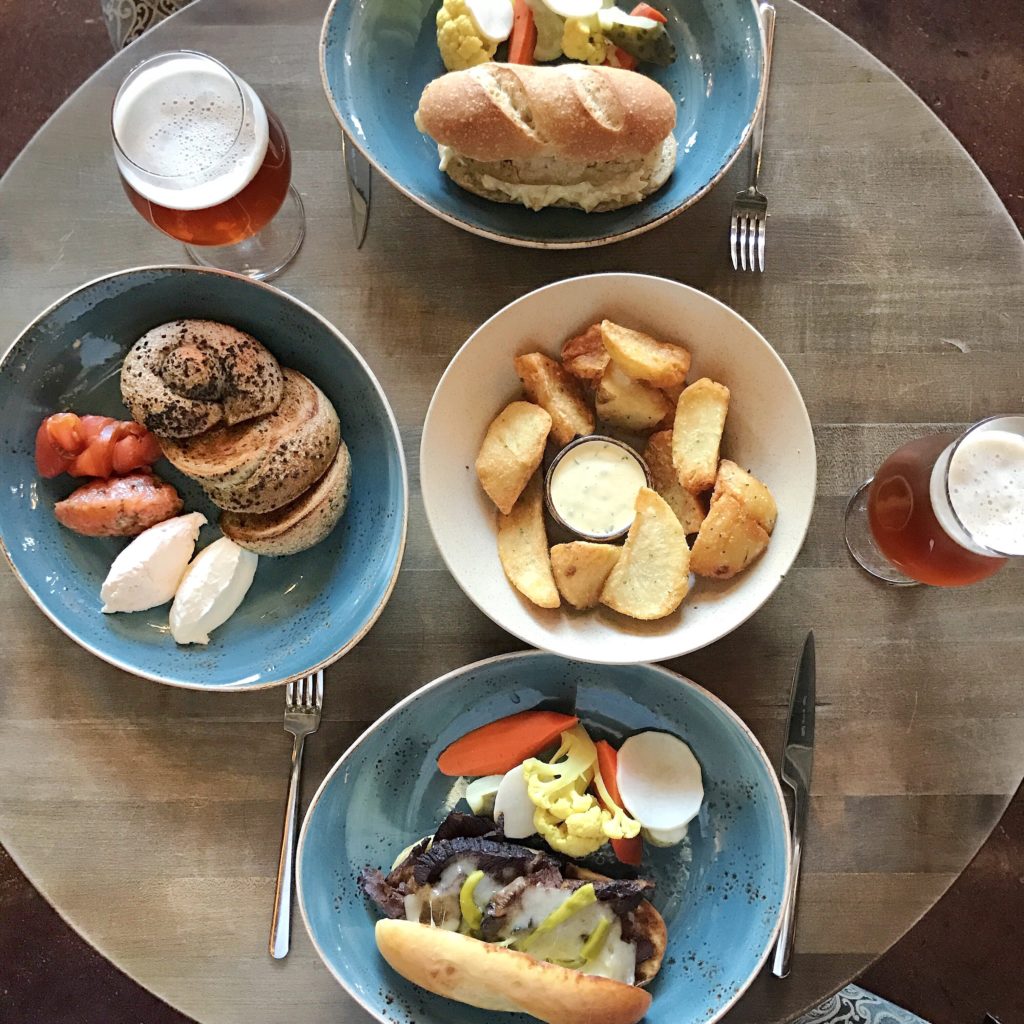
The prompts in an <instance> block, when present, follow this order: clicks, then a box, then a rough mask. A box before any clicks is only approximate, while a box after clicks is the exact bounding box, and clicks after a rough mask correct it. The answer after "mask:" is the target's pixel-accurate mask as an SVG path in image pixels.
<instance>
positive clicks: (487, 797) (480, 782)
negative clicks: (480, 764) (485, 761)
mask: <svg viewBox="0 0 1024 1024" xmlns="http://www.w3.org/2000/svg"><path fill="white" fill-rule="evenodd" d="M520 768H522V765H520ZM503 778H504V776H503V775H485V776H484V777H483V778H482V779H474V780H473V781H472V782H471V783H470V784H469V785H468V786H467V787H466V803H468V804H469V809H470V810H471V811H472V812H473V813H474V814H486V815H488V816H492V815H493V814H494V801H495V799H496V798H497V796H498V786H500V785H501V780H502V779H503Z"/></svg>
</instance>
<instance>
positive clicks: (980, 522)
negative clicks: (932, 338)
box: [947, 430, 1024, 555]
mask: <svg viewBox="0 0 1024 1024" xmlns="http://www.w3.org/2000/svg"><path fill="white" fill-rule="evenodd" d="M947 479H948V486H949V500H950V503H951V504H952V506H953V509H954V511H955V512H956V514H957V517H958V518H959V520H960V522H961V523H962V524H963V525H964V527H965V528H966V529H967V531H968V532H969V533H970V534H971V536H972V537H973V538H974V540H975V541H977V542H978V543H979V544H983V545H984V546H985V547H987V548H989V549H990V550H992V551H998V552H1000V553H1002V554H1006V555H1024V436H1022V435H1020V434H1017V433H1013V432H1011V431H1008V430H976V431H974V432H972V433H970V434H968V435H967V436H966V437H965V438H964V439H963V441H961V442H960V444H959V446H958V447H957V449H956V451H954V452H953V455H952V457H951V458H950V461H949V471H948V478H947Z"/></svg>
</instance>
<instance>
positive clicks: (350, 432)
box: [0, 267, 408, 690]
mask: <svg viewBox="0 0 1024 1024" xmlns="http://www.w3.org/2000/svg"><path fill="white" fill-rule="evenodd" d="M182 319H195V320H209V321H216V322H218V323H220V324H226V325H229V326H230V327H233V328H237V329H238V330H240V331H244V332H247V333H248V334H250V335H252V336H253V337H255V338H256V339H258V340H259V341H260V342H261V343H262V344H263V346H265V348H266V349H267V350H269V352H270V353H271V354H272V356H273V357H275V358H276V359H277V360H278V361H279V363H280V365H281V366H282V367H285V368H288V370H287V371H286V373H290V372H291V371H297V372H298V374H299V375H304V376H305V378H308V380H309V381H312V382H313V383H314V384H315V385H316V387H317V388H318V389H319V390H320V392H322V394H323V395H324V396H326V399H327V400H328V401H329V402H330V404H331V405H333V408H334V410H336V411H337V419H338V420H340V433H341V437H342V438H343V440H344V442H345V445H346V446H347V450H348V454H349V457H350V460H351V467H350V480H349V494H348V502H347V507H346V508H345V510H344V513H343V515H342V516H341V519H340V521H339V522H338V523H337V525H336V526H334V528H333V529H332V530H330V532H328V533H327V534H326V537H325V539H322V540H320V541H319V543H316V545H315V546H313V547H309V548H308V549H306V550H303V551H301V552H300V553H296V554H289V555H286V556H283V557H269V556H264V555H262V554H261V555H260V557H259V563H258V566H257V568H256V574H255V578H254V581H253V583H252V586H251V588H250V589H249V591H248V593H247V594H246V595H245V598H244V600H243V601H242V603H241V605H240V607H239V608H238V610H237V611H236V612H235V614H234V615H233V616H232V617H231V618H230V619H228V621H227V622H226V623H224V624H223V625H222V626H220V627H219V628H217V629H216V630H215V631H214V632H213V633H212V634H211V636H210V642H209V644H207V645H205V646H203V645H200V644H194V643H193V644H188V645H179V644H177V643H175V641H174V639H173V637H172V636H171V635H170V630H169V625H168V607H169V606H168V605H167V604H164V605H162V606H159V607H156V608H153V609H151V610H149V611H138V612H132V613H117V614H104V613H103V612H102V611H101V606H102V603H103V602H102V601H101V597H100V588H101V585H102V584H103V581H104V578H105V577H106V575H107V572H108V570H109V569H110V566H111V563H112V562H113V560H114V557H115V556H116V555H117V554H118V552H119V551H121V550H122V549H123V548H124V547H125V546H126V538H124V537H97V536H83V535H81V534H79V533H76V532H74V531H73V530H71V529H68V528H66V527H65V526H63V525H61V523H60V522H58V521H57V518H56V517H55V514H54V505H55V503H56V502H58V501H60V500H61V499H64V498H66V497H67V496H68V495H69V494H70V493H71V492H72V491H74V490H75V489H76V488H78V487H79V486H80V485H82V484H84V483H85V482H86V481H85V480H84V479H81V478H72V477H70V476H67V475H60V476H57V477H55V478H52V479H43V478H41V477H40V475H39V473H38V472H37V467H36V463H35V457H34V454H35V437H36V430H37V428H38V427H39V425H40V423H41V422H42V421H43V419H44V418H46V417H47V416H49V415H50V414H52V413H57V412H64V411H71V412H75V413H78V414H79V415H83V414H98V415H104V416H110V417H113V418H115V419H118V420H127V419H129V418H130V417H129V413H128V409H127V408H126V407H125V404H124V402H123V401H122V394H121V368H122V364H123V363H124V360H125V356H126V354H127V353H128V351H129V350H130V349H131V348H132V346H133V345H134V344H135V342H136V341H137V340H138V339H139V338H140V337H141V336H142V335H144V334H146V333H147V332H149V331H151V330H152V329H153V328H155V327H157V326H159V325H162V324H167V323H170V322H175V321H180V320H182ZM253 422H256V421H253ZM334 422H335V423H336V422H337V421H334ZM0 439H2V440H0V445H2V457H0V542H2V545H3V550H4V553H5V555H6V556H7V559H8V561H9V563H10V565H11V567H12V569H13V570H14V573H15V575H16V576H17V577H18V579H19V580H20V582H21V583H22V585H23V586H24V588H25V589H26V590H27V591H28V593H29V595H30V596H31V598H32V599H33V600H34V601H35V602H36V604H37V605H38V606H39V607H40V609H41V610H42V611H43V612H44V613H45V614H46V615H47V616H48V617H49V618H50V619H51V620H52V621H53V622H54V623H55V624H56V625H57V626H59V627H60V628H61V629H62V630H63V631H64V632H65V633H66V634H67V635H68V636H70V637H71V638H72V639H73V640H75V641H76V642H77V643H79V644H80V645H81V646H82V647H84V648H85V649H86V650H88V651H90V652H92V653H93V654H95V655H96V656H97V657H99V658H102V659H103V660H104V661H107V662H109V663H110V664H111V665H114V666H116V667H118V668H121V669H124V670H125V671H127V672H131V673H134V674H135V675H138V676H142V677H145V678H148V679H153V680H156V681H158V682H161V683H166V684H169V685H172V686H182V687H190V688H194V689H207V690H226V689H230V690H242V689H254V688H257V687H264V686H272V685H275V684H279V683H283V682H286V681H288V680H291V679H293V678H296V677H298V676H302V675H305V674H307V673H309V672H311V671H313V670H314V669H317V668H321V667H323V666H325V665H328V664H330V663H331V662H333V661H334V660H336V659H337V658H339V657H341V655H343V654H344V653H345V652H346V651H348V650H349V649H350V648H351V647H352V646H353V645H355V644H356V643H357V642H358V641H359V640H360V639H361V638H362V636H363V635H364V634H365V633H366V632H367V630H369V628H370V627H371V626H372V625H373V623H374V622H375V621H376V619H377V617H378V616H379V614H380V612H381V611H382V610H383V608H384V605H385V604H386V603H387V600H388V598H389V596H390V594H391V590H392V588H393V586H394V583H395V579H396V577H397V575H398V569H399V565H400V562H401V558H402V552H403V549H404V545H405V534H406V519H407V510H408V482H407V478H406V469H405V462H404V458H403V455H402V447H401V443H400V440H399V433H398V427H397V425H396V423H395V418H394V415H393V414H392V412H391V408H390V406H389V405H388V402H387V399H386V398H385V396H384V393H383V391H382V390H381V387H380V385H379V384H378V382H377V380H376V379H375V378H374V376H373V373H372V372H371V371H370V369H369V367H368V366H367V365H366V363H365V361H364V360H363V358H362V357H361V356H360V354H359V352H358V350H357V349H356V348H355V346H353V345H352V344H351V343H350V342H349V341H348V340H347V339H346V338H345V337H344V336H343V335H342V334H341V333H340V332H339V331H338V330H337V329H336V328H335V327H334V326H332V325H331V324H330V323H328V321H326V320H325V319H324V318H323V317H321V316H320V315H319V314H317V313H316V312H314V311H313V310H312V309H310V308H309V307H308V306H305V305H303V304H302V303H301V302H299V301H298V300H296V299H293V298H292V297H291V296H289V295H286V294H285V293H284V292H281V291H278V290H277V289H276V288H274V287H272V286H270V285H267V284H262V283H258V282H254V281H251V280H249V279H247V278H244V277H240V276H238V275H234V274H229V273H225V272H223V271H216V270H207V269H203V268H198V267H143V268H138V269H132V270H125V271H121V272H120V273H116V274H112V275H110V276H108V277H103V278H100V279H98V280H96V281H92V282H89V283H88V284H85V285H82V286H81V287H80V288H77V289H76V290H75V291H73V292H71V293H70V294H68V295H66V296H65V297H64V298H62V299H60V300H59V301H58V302H56V303H55V304H54V305H52V306H51V307H50V308H49V309H47V310H45V311H44V312H43V313H41V314H40V315H39V316H38V317H37V318H36V319H35V321H34V322H33V323H31V324H30V325H29V326H28V327H27V328H26V329H25V330H24V331H23V332H22V334H21V335H20V337H18V338H17V340H16V341H15V342H14V343H13V345H12V346H11V347H10V348H9V349H8V350H7V352H6V354H5V355H4V357H3V360H2V362H0ZM335 447H337V445H335ZM153 470H154V472H155V473H156V475H157V476H158V477H159V478H160V479H162V480H164V481H166V482H167V483H169V484H171V485H173V486H174V487H175V488H176V489H177V491H178V493H179V495H180V496H181V498H182V499H183V503H184V507H183V509H182V512H183V513H184V512H201V513H203V514H204V515H205V516H206V518H207V520H208V521H209V525H206V526H204V527H202V531H201V533H200V535H199V545H198V547H199V549H202V548H204V547H206V546H207V545H208V544H210V543H211V542H212V541H213V540H215V539H216V538H217V537H218V536H219V534H220V530H219V529H218V526H217V523H218V518H219V516H220V509H219V508H218V507H216V506H215V505H214V504H213V502H212V501H211V500H210V497H209V496H208V494H207V492H206V491H204V490H203V489H202V488H201V487H200V485H199V484H198V483H197V482H196V480H195V479H192V478H190V477H189V476H186V475H184V473H182V472H179V470H178V469H176V468H175V467H174V466H172V465H171V464H170V463H169V462H168V461H167V460H166V459H161V460H159V461H158V462H157V463H156V464H155V465H154V466H153ZM326 478H327V474H324V479H326ZM310 490H311V491H312V490H313V488H312V487H311V488H310ZM287 507H291V506H290V505H289V506H287ZM245 521H246V522H249V523H251V522H252V520H251V519H250V520H245ZM271 547H273V545H271ZM278 547H279V548H280V547H281V545H280V544H278Z"/></svg>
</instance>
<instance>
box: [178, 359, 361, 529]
mask: <svg viewBox="0 0 1024 1024" xmlns="http://www.w3.org/2000/svg"><path fill="white" fill-rule="evenodd" d="M340 444H341V425H340V424H339V422H338V414H337V413H336V412H335V411H334V407H333V406H332V405H331V403H330V402H329V401H328V399H327V396H326V395H324V393H323V392H322V391H321V390H320V389H319V388H318V387H317V386H316V385H315V384H314V383H313V382H312V381H311V380H309V379H308V378H307V377H304V376H303V375H302V374H301V373H299V372H298V371H296V370H289V369H286V370H284V395H283V397H282V399H281V402H280V404H279V405H278V407H277V408H276V409H275V410H274V411H273V412H272V413H270V414H269V415H267V416H263V417H261V418H260V419H257V420H249V421H247V422H246V423H240V424H236V425H235V426H233V427H216V428H215V429H213V430H209V431H207V432H206V433H204V434H200V435H198V436H197V437H191V438H187V439H184V440H177V441H165V442H164V444H163V452H164V455H165V456H166V457H167V459H168V460H169V461H170V462H171V463H172V464H173V465H174V466H175V467H176V468H178V469H179V470H181V472H182V473H185V474H186V475H187V476H190V477H192V478H193V479H194V480H196V481H198V482H199V484H200V485H201V486H202V487H203V489H204V490H205V491H206V493H207V494H208V495H209V496H210V500H211V501H213V503H214V504H215V505H217V506H218V508H222V509H226V510H230V511H233V512H254V513H261V512H271V511H273V510H274V509H277V508H280V507H281V506H282V505H287V504H288V503H289V502H290V501H294V500H295V499H296V498H297V497H298V496H299V495H300V494H302V492H303V491H305V490H306V489H307V488H308V487H310V486H311V485H312V484H313V483H315V482H316V481H317V480H319V479H320V477H322V476H323V475H324V473H325V472H326V471H327V467H328V466H330V464H331V462H332V461H333V459H334V456H335V454H336V453H337V451H338V446H339V445H340Z"/></svg>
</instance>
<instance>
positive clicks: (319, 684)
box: [316, 669, 324, 708]
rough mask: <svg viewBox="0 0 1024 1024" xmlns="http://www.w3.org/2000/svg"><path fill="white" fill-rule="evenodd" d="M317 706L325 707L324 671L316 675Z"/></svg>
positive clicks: (321, 670)
mask: <svg viewBox="0 0 1024 1024" xmlns="http://www.w3.org/2000/svg"><path fill="white" fill-rule="evenodd" d="M316 706H317V708H322V707H323V706H324V670H323V669H320V671H319V672H317V674H316Z"/></svg>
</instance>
